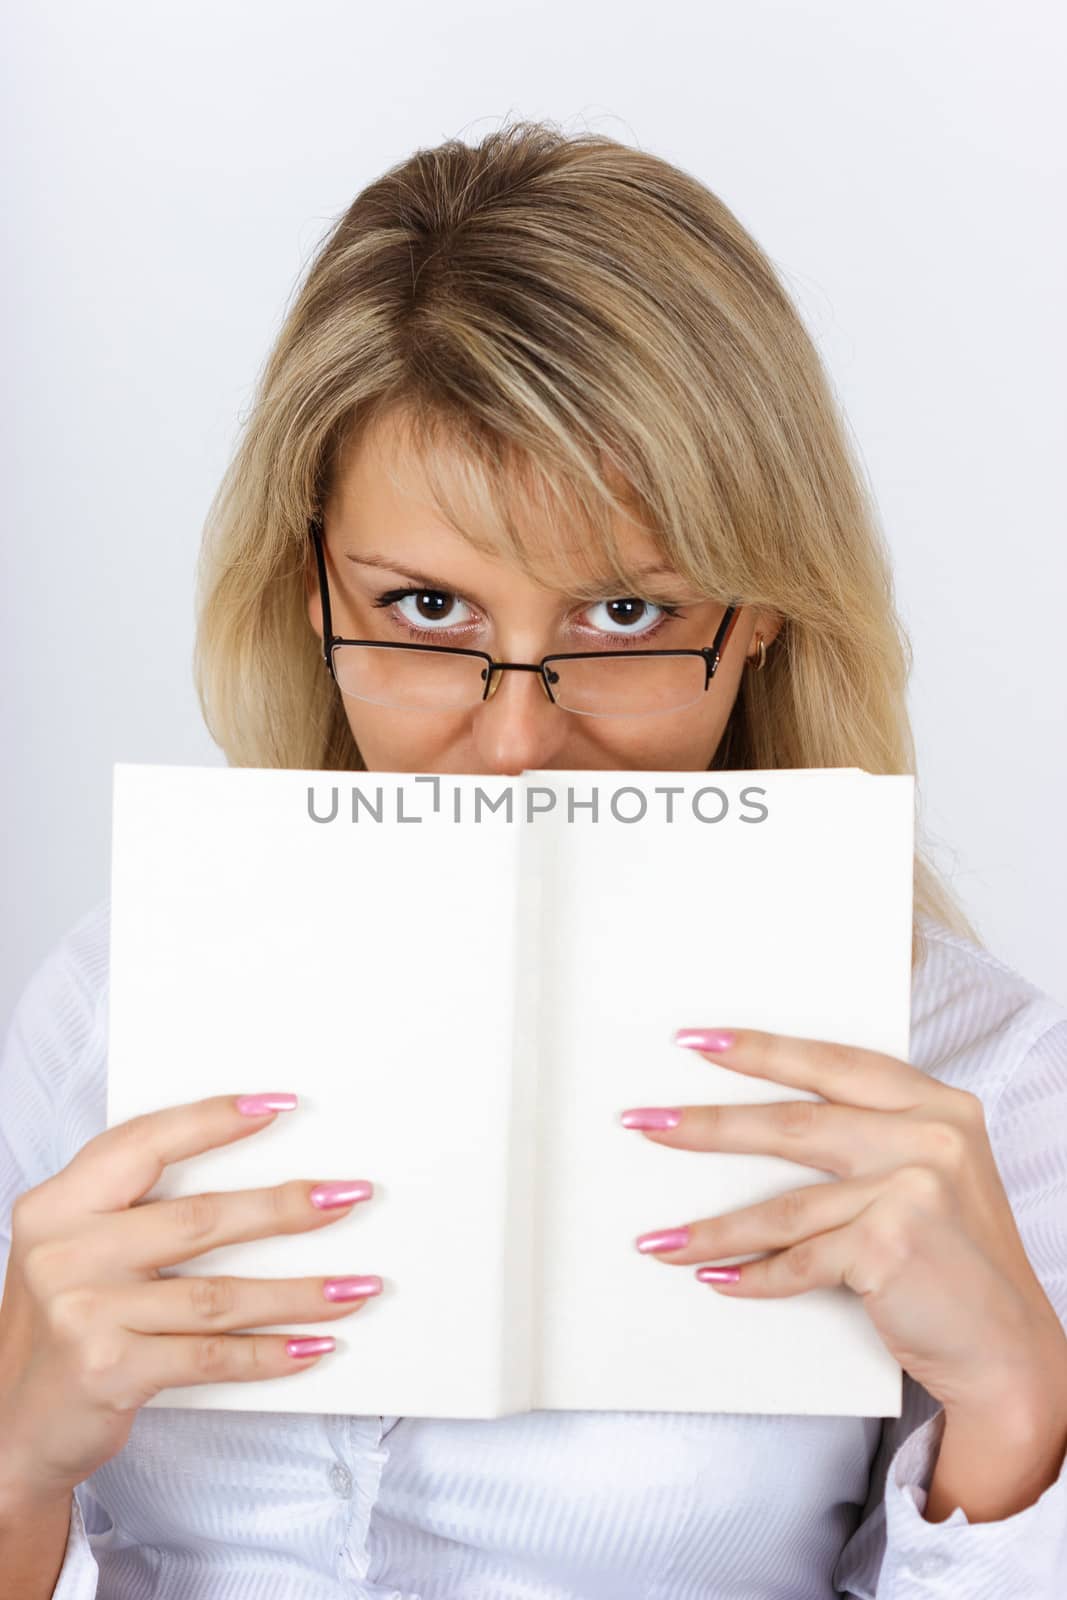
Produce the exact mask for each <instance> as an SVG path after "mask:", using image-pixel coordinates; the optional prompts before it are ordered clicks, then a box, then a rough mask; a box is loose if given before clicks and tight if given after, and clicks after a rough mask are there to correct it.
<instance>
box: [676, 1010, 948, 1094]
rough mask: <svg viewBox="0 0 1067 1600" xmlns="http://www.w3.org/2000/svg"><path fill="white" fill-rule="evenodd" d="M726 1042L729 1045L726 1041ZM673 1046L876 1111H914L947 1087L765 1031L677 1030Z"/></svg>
mask: <svg viewBox="0 0 1067 1600" xmlns="http://www.w3.org/2000/svg"><path fill="white" fill-rule="evenodd" d="M728 1040H729V1041H731V1042H729V1043H726V1042H725V1041H728ZM674 1042H675V1043H676V1044H680V1045H683V1046H685V1047H686V1048H687V1049H690V1050H695V1051H696V1052H697V1053H698V1054H700V1055H703V1056H706V1057H707V1059H708V1060H709V1061H714V1062H716V1063H718V1064H719V1065H720V1066H724V1067H732V1068H733V1070H734V1071H735V1072H746V1073H748V1074H749V1075H750V1076H752V1077H754V1078H769V1079H772V1080H773V1081H774V1082H775V1083H781V1084H785V1085H786V1087H787V1088H791V1089H810V1090H812V1091H813V1092H814V1093H815V1094H821V1095H822V1096H823V1097H824V1098H825V1099H827V1100H839V1101H841V1102H843V1103H844V1104H846V1105H854V1106H866V1107H868V1108H869V1109H871V1110H874V1111H909V1110H913V1109H914V1108H915V1107H916V1106H918V1105H920V1104H922V1103H924V1102H927V1103H928V1102H929V1101H930V1100H931V1099H932V1098H936V1097H937V1094H938V1091H939V1090H940V1089H941V1088H943V1087H944V1086H943V1085H941V1084H939V1083H938V1082H937V1080H936V1079H934V1078H930V1077H928V1076H927V1074H926V1073H925V1072H921V1071H920V1070H919V1068H918V1067H913V1066H911V1065H910V1064H909V1063H908V1062H907V1061H899V1060H898V1059H897V1058H896V1057H895V1056H889V1055H883V1054H882V1052H881V1051H879V1050H866V1049H863V1048H861V1047H860V1046H858V1045H845V1044H835V1043H833V1042H832V1041H829V1040H826V1039H802V1038H795V1037H793V1036H792V1035H790V1034H783V1033H763V1032H760V1031H759V1030H758V1029H756V1028H730V1029H726V1028H679V1029H678V1031H677V1032H676V1033H675V1035H674ZM718 1045H722V1048H717V1046H718Z"/></svg>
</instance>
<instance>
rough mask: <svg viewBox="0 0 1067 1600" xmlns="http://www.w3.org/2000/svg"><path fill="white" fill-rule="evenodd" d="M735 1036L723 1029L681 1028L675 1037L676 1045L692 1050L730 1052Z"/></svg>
mask: <svg viewBox="0 0 1067 1600" xmlns="http://www.w3.org/2000/svg"><path fill="white" fill-rule="evenodd" d="M735 1038H736V1035H735V1034H732V1033H728V1032H727V1031H726V1030H725V1029H723V1028H679V1029H678V1031H677V1033H676V1034H675V1035H674V1042H675V1044H684V1045H688V1046H689V1048H690V1049H691V1050H712V1051H715V1052H716V1053H717V1052H718V1051H720V1050H729V1048H730V1046H731V1045H732V1044H733V1042H734V1039H735Z"/></svg>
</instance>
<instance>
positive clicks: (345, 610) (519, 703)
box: [308, 418, 776, 775]
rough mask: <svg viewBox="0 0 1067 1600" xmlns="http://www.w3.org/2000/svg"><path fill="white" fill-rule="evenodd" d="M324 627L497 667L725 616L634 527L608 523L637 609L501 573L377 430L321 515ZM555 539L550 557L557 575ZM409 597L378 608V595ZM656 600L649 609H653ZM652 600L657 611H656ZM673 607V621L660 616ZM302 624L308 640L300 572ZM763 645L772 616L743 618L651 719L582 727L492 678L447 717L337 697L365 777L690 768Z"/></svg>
mask: <svg viewBox="0 0 1067 1600" xmlns="http://www.w3.org/2000/svg"><path fill="white" fill-rule="evenodd" d="M323 522H324V539H323V544H324V549H325V555H326V566H327V572H328V575H329V582H330V603H331V607H332V611H333V631H334V632H335V633H337V634H342V635H344V636H346V637H348V638H358V639H368V638H371V639H377V638H380V639H383V640H397V641H406V642H419V643H424V644H444V645H457V646H463V647H465V648H467V649H474V650H486V651H489V652H491V654H492V656H493V659H494V660H497V661H534V662H536V661H539V660H540V659H541V657H542V656H546V655H550V654H552V653H553V652H557V651H558V652H563V651H572V650H618V649H619V648H621V646H620V640H622V641H623V644H624V643H625V641H626V639H628V638H629V639H635V640H637V639H638V638H639V644H638V647H639V648H645V649H699V648H701V647H702V646H705V645H709V644H710V643H711V642H712V640H713V638H714V636H715V630H716V628H717V627H718V625H719V622H720V621H721V619H722V616H723V607H722V606H721V605H720V604H718V603H717V602H715V601H708V600H702V599H700V598H696V597H693V596H692V595H691V594H688V593H687V592H686V586H685V584H684V583H683V580H682V579H681V577H680V576H679V575H677V574H675V573H672V572H671V571H670V570H669V569H665V568H664V567H663V565H662V558H661V557H660V555H659V553H658V551H657V550H656V548H655V546H654V544H653V543H652V541H651V540H650V539H649V538H648V536H647V534H645V533H644V532H643V531H642V530H641V529H640V528H639V527H638V526H637V525H636V524H635V523H622V522H619V521H617V522H616V532H617V534H618V536H619V538H620V542H621V543H623V545H624V547H625V549H626V550H627V552H628V553H629V554H630V555H632V557H633V559H634V560H635V561H638V562H640V563H641V564H642V565H647V566H649V567H655V568H656V569H657V571H656V573H655V575H654V576H649V578H648V582H647V584H646V586H645V593H644V594H643V595H642V596H640V597H639V598H640V600H644V601H645V602H646V603H645V604H643V605H642V604H640V603H635V601H636V598H637V597H633V596H627V595H620V594H619V593H618V588H617V580H616V585H615V587H614V588H612V586H611V580H610V579H609V580H608V581H607V582H606V583H605V585H604V587H603V590H602V597H601V598H599V599H597V600H595V601H592V602H591V601H589V600H588V599H582V600H577V601H576V600H575V599H574V598H573V596H572V595H571V594H568V592H567V590H566V580H565V578H561V584H562V586H561V587H560V588H558V589H557V588H546V587H543V586H542V585H541V584H539V583H537V582H535V581H534V580H533V579H532V578H530V577H528V576H527V575H526V574H525V573H523V572H522V571H521V570H520V569H519V568H518V567H516V566H515V565H514V564H513V563H510V562H506V561H504V560H500V559H498V558H495V557H491V556H488V555H484V554H482V553H480V552H479V551H477V550H475V549H474V548H473V547H472V546H471V545H470V544H468V543H467V542H466V540H464V539H463V538H461V537H460V535H459V534H457V533H456V532H454V531H453V529H452V528H450V527H449V525H448V524H447V523H445V522H444V521H442V520H441V518H440V516H439V515H438V514H436V513H435V512H434V510H433V509H432V507H431V504H430V496H429V492H428V490H427V489H426V486H425V484H424V481H423V479H422V477H421V474H420V471H419V467H418V462H417V458H416V457H415V456H414V455H413V454H411V453H410V451H409V450H408V449H407V447H406V445H405V443H404V437H403V434H402V433H401V432H400V430H398V429H396V428H395V426H393V425H391V424H390V423H389V422H388V420H387V419H385V418H381V419H379V420H378V421H377V423H376V424H375V425H374V427H373V428H369V429H367V430H366V432H365V433H364V435H363V438H362V439H361V441H360V443H359V445H358V447H357V448H356V449H355V450H352V451H350V452H349V453H348V456H347V459H346V461H345V463H344V468H343V471H342V472H341V473H340V474H339V477H338V480H337V483H336V486H335V489H334V493H333V496H332V498H331V500H330V502H329V504H328V505H327V506H326V507H325V508H324V516H323ZM564 546H565V538H564V539H561V541H560V546H559V550H560V558H561V561H562V562H564V563H565V561H566V554H567V552H566V549H565V547H564ZM405 587H407V588H410V589H411V590H412V591H413V592H412V593H411V594H409V595H407V596H404V597H403V598H394V599H393V600H391V601H389V602H388V603H386V604H381V599H382V596H383V595H385V594H388V593H389V592H390V591H393V592H394V594H395V591H397V590H403V589H404V588H405ZM653 596H654V600H653V598H652V597H653ZM655 602H659V603H658V604H657V603H655ZM665 605H669V606H671V607H674V606H677V607H678V610H679V613H680V614H679V615H678V616H672V615H670V614H669V613H668V612H667V611H665V610H664V606H665ZM308 614H309V616H310V618H311V622H312V626H313V627H314V629H315V631H316V633H317V634H318V636H319V638H320V639H321V638H322V606H321V602H320V598H319V591H318V583H317V581H316V579H315V576H314V571H313V563H311V564H309V572H308ZM757 629H758V630H759V632H761V633H762V634H763V637H764V640H765V642H766V643H767V644H769V643H770V641H771V639H772V638H773V636H774V633H775V631H776V619H774V618H772V617H771V616H769V615H768V614H766V613H763V612H755V611H751V610H750V609H749V608H747V607H746V608H742V610H741V612H740V613H739V615H738V617H737V619H736V621H735V623H734V627H733V630H732V632H731V633H730V636H729V639H728V641H727V644H726V648H725V651H724V653H723V657H722V660H721V662H720V664H719V667H718V670H717V671H716V674H715V676H714V678H713V679H712V681H711V684H710V686H709V687H708V690H707V692H706V693H705V694H702V695H701V696H700V699H699V700H698V701H697V702H696V704H694V705H689V706H686V707H685V708H684V709H682V710H679V711H670V712H665V713H660V714H657V715H655V716H637V717H625V716H611V717H592V716H583V715H578V714H576V713H574V712H571V711H565V710H563V709H562V708H561V707H559V706H557V705H553V704H552V703H551V702H550V701H549V699H548V697H547V696H546V694H545V692H544V689H543V687H542V685H541V681H540V678H539V676H538V674H536V673H532V672H504V673H501V674H499V676H498V680H497V687H496V689H495V692H494V693H493V694H492V695H491V697H490V698H489V699H488V700H486V701H484V702H482V703H479V704H477V705H475V706H473V707H472V708H470V709H469V710H468V709H464V710H460V711H448V712H441V711H433V712H429V711H421V710H420V711H417V710H400V709H397V708H395V707H386V706H379V705H373V704H370V703H368V702H366V701H361V700H355V699H352V698H350V697H349V696H347V695H345V696H344V697H343V704H344V709H345V712H346V715H347V717H348V722H349V726H350V727H351V729H352V734H353V737H354V738H355V740H356V743H357V744H358V745H359V749H360V753H361V754H362V756H363V759H364V761H365V763H366V766H367V769H368V770H369V771H372V772H431V773H432V772H440V773H446V772H457V773H458V772H463V773H478V774H483V773H485V774H501V775H503V774H509V775H514V774H517V773H519V772H521V771H522V770H523V769H524V768H531V769H532V768H542V769H549V768H560V769H564V770H565V769H568V768H575V769H598V768H599V769H605V770H611V769H615V770H639V769H647V770H652V771H656V770H661V771H687V770H688V771H703V770H705V769H706V768H707V767H708V765H709V763H710V762H711V759H712V756H713V755H714V753H715V750H716V749H717V747H718V744H719V740H720V739H721V737H722V734H723V731H724V729H725V727H726V722H727V719H728V717H729V714H730V709H731V707H732V705H733V703H734V699H735V697H736V694H737V690H738V685H739V683H740V678H741V673H742V670H743V668H744V660H745V655H746V654H747V653H748V652H749V651H750V648H751V645H750V641H751V640H752V637H753V634H754V633H755V632H756V630H757Z"/></svg>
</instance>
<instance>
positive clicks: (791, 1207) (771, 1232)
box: [634, 1178, 887, 1267]
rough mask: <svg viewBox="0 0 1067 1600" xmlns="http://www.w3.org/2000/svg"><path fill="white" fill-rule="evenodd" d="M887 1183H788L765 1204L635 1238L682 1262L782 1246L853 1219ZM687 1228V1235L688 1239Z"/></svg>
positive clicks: (646, 1248)
mask: <svg viewBox="0 0 1067 1600" xmlns="http://www.w3.org/2000/svg"><path fill="white" fill-rule="evenodd" d="M886 1183H887V1180H886V1179H884V1178H875V1179H871V1178H856V1179H842V1180H841V1181H840V1182H838V1183H818V1182H816V1183H812V1184H809V1185H808V1186H807V1187H806V1188H803V1189H788V1190H786V1192H785V1193H784V1194H779V1195H775V1196H774V1198H773V1199H771V1200H764V1201H762V1202H761V1203H760V1204H759V1205H755V1206H745V1207H744V1208H743V1209H742V1210H739V1211H728V1212H725V1213H723V1215H721V1216H718V1217H702V1218H700V1220H699V1221H697V1222H691V1223H687V1224H683V1225H682V1227H681V1228H659V1229H654V1230H652V1231H650V1232H648V1233H643V1234H639V1235H638V1237H637V1239H636V1240H635V1241H634V1242H635V1244H636V1246H637V1248H638V1250H639V1251H640V1252H641V1254H642V1255H650V1256H652V1257H653V1258H654V1259H655V1260H657V1261H663V1262H665V1263H666V1264H667V1265H669V1266H679V1267H685V1266H690V1265H691V1264H692V1263H693V1262H696V1261H709V1262H711V1261H721V1260H722V1259H723V1258H724V1257H725V1256H738V1255H748V1254H749V1253H751V1252H753V1251H760V1250H782V1249H784V1248H786V1247H787V1246H788V1245H792V1244H796V1243H798V1242H799V1241H800V1240H801V1239H807V1238H810V1237H811V1236H812V1235H813V1234H816V1233H825V1232H826V1231H827V1230H829V1229H831V1228H838V1227H841V1226H843V1225H844V1224H845V1223H847V1222H851V1221H852V1220H853V1219H854V1218H855V1217H858V1216H859V1214H860V1213H861V1212H862V1211H864V1210H866V1208H867V1206H869V1205H870V1204H871V1202H872V1201H873V1200H875V1199H877V1197H878V1196H879V1195H880V1194H882V1193H883V1192H884V1190H885V1188H886ZM681 1234H685V1235H687V1237H686V1238H685V1240H684V1242H681V1241H680V1238H679V1236H680V1235H681Z"/></svg>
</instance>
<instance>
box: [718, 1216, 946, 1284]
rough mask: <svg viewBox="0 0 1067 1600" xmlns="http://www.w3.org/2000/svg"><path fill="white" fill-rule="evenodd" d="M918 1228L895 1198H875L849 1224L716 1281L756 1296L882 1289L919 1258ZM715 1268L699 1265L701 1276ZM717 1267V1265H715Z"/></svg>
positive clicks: (749, 1263)
mask: <svg viewBox="0 0 1067 1600" xmlns="http://www.w3.org/2000/svg"><path fill="white" fill-rule="evenodd" d="M914 1239H915V1233H914V1230H913V1229H911V1228H909V1226H908V1223H907V1220H906V1218H905V1216H904V1214H903V1213H902V1212H901V1209H900V1207H899V1206H897V1205H895V1204H894V1202H893V1201H892V1200H891V1199H888V1198H885V1197H883V1198H882V1199H877V1198H876V1200H875V1201H872V1202H871V1204H870V1205H869V1206H866V1207H865V1208H864V1209H863V1211H862V1212H860V1214H859V1215H858V1216H857V1217H854V1218H853V1220H852V1221H851V1222H848V1223H846V1224H845V1225H844V1226H843V1227H840V1228H832V1229H830V1230H829V1231H828V1232H826V1233H819V1234H815V1235H814V1236H813V1237H811V1238H809V1239H801V1240H800V1241H799V1242H798V1243H797V1244H794V1245H791V1246H789V1248H788V1249H785V1250H778V1251H776V1252H775V1253H774V1254H773V1255H769V1256H765V1257H763V1259H762V1260H760V1261H746V1262H744V1263H743V1264H742V1265H741V1266H740V1267H738V1268H736V1269H735V1270H736V1271H737V1272H738V1274H739V1276H738V1279H737V1281H736V1282H735V1283H716V1282H713V1281H712V1280H710V1279H703V1280H702V1281H704V1282H709V1283H711V1286H712V1287H713V1288H715V1289H720V1290H722V1291H723V1292H724V1293H726V1294H736V1295H740V1296H742V1297H748V1298H752V1299H772V1298H773V1299H782V1298H790V1297H791V1296H793V1295H797V1294H806V1293H807V1292H808V1290H809V1289H836V1288H839V1287H841V1286H844V1287H845V1288H848V1289H852V1290H853V1291H854V1292H855V1293H856V1294H858V1295H860V1296H865V1295H870V1294H882V1293H883V1292H884V1291H885V1290H886V1289H887V1288H888V1287H889V1285H890V1284H891V1283H892V1281H893V1279H894V1278H896V1277H897V1276H899V1274H900V1273H901V1272H902V1271H904V1270H906V1269H907V1268H908V1267H909V1266H910V1264H911V1263H912V1262H913V1261H914V1258H915V1251H914ZM707 1270H709V1269H706V1268H703V1267H698V1268H697V1272H696V1276H697V1277H698V1278H700V1275H701V1273H702V1272H704V1271H707ZM710 1270H714V1269H710Z"/></svg>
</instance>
